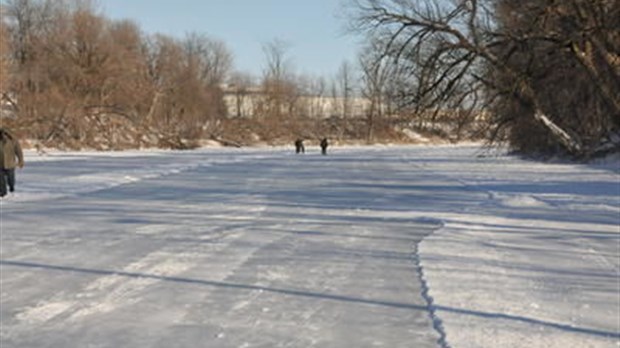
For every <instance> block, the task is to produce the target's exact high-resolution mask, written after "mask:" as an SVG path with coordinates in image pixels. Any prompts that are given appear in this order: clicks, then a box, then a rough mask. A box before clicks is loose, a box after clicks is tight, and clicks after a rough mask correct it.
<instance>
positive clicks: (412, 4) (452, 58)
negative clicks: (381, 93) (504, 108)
mask: <svg viewBox="0 0 620 348" xmlns="http://www.w3.org/2000/svg"><path fill="white" fill-rule="evenodd" d="M617 2H618V1H617V0H611V1H605V0H597V2H596V5H595V6H594V7H597V8H600V7H602V8H603V9H602V10H601V11H602V12H605V10H609V9H612V8H614V9H617V8H618V6H617ZM586 3H587V1H581V0H571V1H570V4H569V5H560V4H559V2H557V1H549V2H546V3H545V5H544V6H538V9H539V10H541V11H548V12H550V13H554V14H555V15H556V16H560V17H562V18H564V16H563V12H562V11H563V10H564V11H565V10H566V9H567V7H565V6H569V7H570V6H577V7H578V8H579V9H582V10H583V11H581V13H582V14H583V13H586V12H585V7H587V5H586ZM558 6H559V7H558ZM351 8H352V9H353V11H354V13H353V18H354V21H353V26H354V28H355V29H356V30H360V31H363V32H366V33H368V34H369V35H370V36H371V37H372V38H373V40H375V42H377V43H379V45H380V47H379V52H381V54H380V56H379V57H378V60H382V61H384V62H386V63H387V64H390V65H392V66H397V67H398V69H399V70H400V71H401V72H402V71H404V72H405V73H408V74H409V75H410V76H411V80H412V84H414V85H415V88H414V91H415V93H408V94H407V95H408V97H410V98H411V103H424V104H427V105H438V104H440V103H441V102H443V101H446V100H449V99H452V98H453V96H454V95H455V93H457V92H456V91H459V90H466V88H465V87H466V85H467V84H471V83H473V82H476V81H478V82H482V83H484V85H485V87H486V88H487V89H488V91H489V93H488V94H489V96H492V95H493V94H498V93H501V94H504V95H510V96H511V98H513V100H515V101H517V102H518V103H519V104H521V105H522V106H523V108H524V109H527V110H530V111H529V112H528V113H526V114H528V115H529V117H530V121H531V122H533V123H535V124H538V125H540V126H541V127H542V128H544V129H546V131H547V132H548V133H549V134H550V135H551V136H552V137H553V139H555V141H556V142H557V143H559V144H561V145H562V146H563V147H564V148H565V149H567V150H568V151H569V152H571V153H573V154H576V155H580V154H583V153H584V152H586V151H587V150H585V149H584V146H583V141H582V139H581V138H580V137H579V135H578V132H575V131H573V130H567V129H565V127H566V126H564V127H563V126H561V125H560V124H558V120H557V119H554V118H553V117H550V115H549V113H548V110H547V109H546V108H545V105H544V104H543V103H542V102H541V100H540V97H539V94H538V93H537V90H536V88H535V87H536V86H534V85H533V84H532V79H531V78H530V77H531V76H530V75H529V74H528V73H527V72H524V71H523V70H521V69H520V68H516V67H515V66H514V65H511V64H509V63H508V60H507V57H506V54H500V52H499V51H498V47H501V46H506V45H507V44H508V45H512V44H514V46H518V47H523V45H528V44H530V45H531V44H533V43H538V42H546V43H548V44H550V45H552V46H553V47H555V48H556V49H559V50H562V49H563V48H564V47H570V46H574V45H570V43H572V42H575V41H574V38H570V37H567V38H565V37H562V36H560V37H558V36H557V35H556V34H557V31H545V32H534V31H532V30H530V29H531V28H527V27H525V28H520V29H517V30H515V31H506V30H503V28H502V26H501V25H499V23H500V21H499V19H498V17H497V13H498V7H497V1H495V0H462V1H452V2H447V1H439V0H424V1H409V0H356V1H352V7H351ZM521 10H523V8H521ZM578 12H579V10H578ZM525 13H527V16H528V17H529V16H531V17H532V18H541V17H540V16H538V15H539V14H540V13H534V12H531V11H525ZM586 17H588V18H590V16H588V15H586ZM542 18H544V16H543V17H542ZM586 22H587V21H586ZM580 27H583V28H585V26H581V25H580ZM581 33H582V34H584V35H586V34H588V33H587V32H586V31H581ZM585 37H586V38H588V37H590V35H586V36H585ZM595 37H596V36H595ZM587 41H588V42H591V43H590V44H585V46H583V47H592V48H594V47H596V46H600V47H601V49H599V53H597V54H598V55H599V56H601V57H602V56H606V57H612V58H613V54H612V55H610V54H609V53H610V51H611V50H610V49H609V47H613V45H614V43H610V42H609V41H613V40H607V41H605V40H602V39H601V40H594V39H587ZM602 42H605V43H606V44H603V43H602ZM567 44H568V46H567ZM580 47H581V46H580ZM573 50H574V51H575V52H576V55H582V56H583V53H584V52H585V51H586V50H584V49H575V48H573ZM508 55H510V53H509V54H508ZM586 56H588V54H586ZM590 56H591V55H590ZM610 59H611V58H610ZM581 60H582V61H583V63H582V64H584V65H588V64H589V63H588V62H587V61H585V60H583V59H581ZM604 60H605V59H603V61H604ZM590 65H592V64H590ZM605 65H613V63H612V62H610V64H603V65H601V66H605ZM485 70H486V71H490V72H491V73H492V74H493V75H494V76H499V75H501V76H502V77H503V79H504V81H510V84H509V85H506V84H505V83H504V84H503V85H498V83H496V81H494V79H488V78H485V73H484V71H485ZM590 70H596V69H590ZM612 70H613V69H612ZM604 71H609V69H606V70H604ZM601 72H602V71H598V72H597V71H593V72H592V73H591V75H592V76H593V78H595V79H597V78H599V82H598V83H599V85H601V86H602V87H603V88H601V91H600V93H601V95H602V96H603V98H604V99H606V100H607V101H608V104H609V105H611V110H612V112H613V113H614V114H616V115H617V113H616V111H615V110H616V108H615V106H614V105H615V104H617V98H618V97H617V96H618V95H620V93H607V92H605V91H604V89H605V88H608V89H609V90H610V91H614V92H617V91H618V90H617V89H616V88H615V87H613V86H615V85H614V84H615V82H613V81H615V80H616V79H615V78H611V79H610V82H608V83H603V82H602V81H600V78H601V77H602V76H603V75H602V73H601ZM612 75H613V74H612ZM597 76H598V77H597ZM457 94H458V93H457ZM491 99H492V98H491ZM468 102H470V99H468V98H463V103H468Z"/></svg>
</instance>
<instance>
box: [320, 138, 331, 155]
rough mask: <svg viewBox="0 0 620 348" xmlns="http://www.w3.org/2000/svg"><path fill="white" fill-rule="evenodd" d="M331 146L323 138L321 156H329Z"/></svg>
mask: <svg viewBox="0 0 620 348" xmlns="http://www.w3.org/2000/svg"><path fill="white" fill-rule="evenodd" d="M328 145H329V144H328V143H327V138H323V140H321V154H323V155H327V146H328Z"/></svg>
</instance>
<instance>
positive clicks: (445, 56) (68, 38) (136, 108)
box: [0, 0, 620, 157]
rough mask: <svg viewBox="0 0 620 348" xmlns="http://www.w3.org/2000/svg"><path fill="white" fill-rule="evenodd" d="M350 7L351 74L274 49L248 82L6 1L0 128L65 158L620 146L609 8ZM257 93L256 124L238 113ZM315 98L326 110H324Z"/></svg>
mask: <svg viewBox="0 0 620 348" xmlns="http://www.w3.org/2000/svg"><path fill="white" fill-rule="evenodd" d="M348 1H349V2H348V4H349V6H348V8H349V10H350V18H351V24H352V29H353V30H354V31H357V32H361V33H363V34H365V35H366V37H367V40H366V45H365V47H363V48H362V49H361V51H360V55H359V61H358V62H357V64H352V63H349V62H345V63H343V64H342V66H341V69H340V71H339V72H338V73H337V75H336V76H334V77H333V78H332V79H329V80H326V79H325V78H322V77H318V78H314V77H303V76H299V75H296V74H295V73H294V72H293V70H292V68H291V66H290V63H289V59H288V57H287V55H286V53H287V45H286V43H283V42H280V41H277V40H275V41H273V42H270V43H266V44H264V47H263V49H264V53H265V62H266V64H265V71H264V74H263V76H262V77H261V80H260V81H259V83H256V79H254V78H253V77H252V76H250V75H248V74H243V73H236V72H234V70H233V57H232V54H231V53H230V52H229V51H228V49H227V48H226V45H225V44H224V43H223V42H220V41H217V40H213V39H211V38H209V37H208V36H206V35H203V34H197V33H192V34H188V35H186V37H185V38H183V39H177V38H171V37H168V36H165V35H159V34H156V35H145V34H144V33H142V32H141V30H140V28H139V27H138V26H137V25H136V24H135V23H133V22H131V21H112V20H109V19H107V18H106V17H104V16H103V15H101V14H100V13H98V12H97V10H96V7H95V6H94V5H93V4H92V3H91V2H90V1H88V0H5V1H4V3H3V4H2V6H1V11H2V20H1V21H0V49H1V55H0V58H1V60H0V69H1V71H2V73H0V93H1V97H2V104H1V105H2V110H1V111H2V114H1V115H0V117H1V119H2V122H3V125H5V123H7V124H8V126H9V127H11V128H12V129H13V130H16V131H17V132H19V133H20V134H21V135H24V136H27V137H28V138H30V139H35V140H36V141H38V142H40V143H41V144H43V145H56V146H65V147H73V148H78V147H83V146H88V147H94V148H126V147H137V146H172V147H185V146H191V144H188V142H186V141H184V139H189V140H190V141H192V140H193V141H195V140H198V139H203V138H207V137H210V138H216V139H219V140H220V141H229V143H232V144H238V143H242V142H251V141H252V140H257V141H261V140H262V141H277V140H280V141H290V139H291V138H294V137H299V136H302V137H322V136H329V137H332V138H338V139H341V140H344V139H347V140H351V139H356V140H361V139H364V140H366V141H369V142H372V141H374V140H375V139H384V138H386V137H393V136H395V134H396V135H398V134H397V133H395V130H397V129H399V128H404V127H414V128H416V129H418V130H421V129H427V130H428V129H430V130H434V131H437V132H439V133H441V132H444V133H445V132H446V131H448V132H449V134H447V136H449V137H451V138H452V139H457V140H458V139H459V138H460V137H461V136H465V135H470V134H471V131H472V126H476V127H477V128H476V129H475V130H482V131H484V132H485V134H486V135H488V136H489V137H490V138H491V139H493V140H497V141H508V143H509V144H510V145H511V146H512V147H513V148H514V149H516V150H520V151H523V152H557V151H563V152H567V153H570V154H572V155H575V156H581V157H583V156H586V157H587V156H592V155H595V154H598V153H603V152H605V151H609V150H617V149H618V146H619V145H618V144H619V143H620V140H619V139H618V138H620V0H562V1H559V0H524V1H518V2H517V1H512V0H415V1H414V0H348ZM225 85H228V86H234V93H235V94H236V98H237V101H238V108H237V110H235V111H233V112H232V113H231V112H230V110H228V108H227V105H225V102H224V93H225V92H228V93H230V92H231V90H230V88H229V89H228V90H227V91H224V90H223V87H222V86H225ZM256 91H259V92H258V93H260V94H261V96H262V98H260V102H255V103H253V104H252V110H251V115H252V117H250V118H247V117H234V116H235V115H236V116H242V108H241V106H242V105H243V103H242V100H243V98H244V97H245V96H247V95H250V94H251V93H256ZM308 96H312V98H308ZM360 97H361V98H363V99H364V101H365V106H364V109H363V111H362V112H361V113H360V112H358V111H355V110H354V109H355V107H354V102H353V101H354V99H355V98H360ZM322 98H331V100H332V103H334V102H335V103H336V104H337V105H336V106H337V107H336V108H334V105H332V108H331V110H332V111H331V114H328V115H325V112H324V110H322V108H323V109H324V103H323V102H322V101H321V100H322ZM7 109H8V110H9V111H8V112H7ZM333 110H338V111H337V112H334V111H333ZM7 115H9V116H14V117H9V116H7ZM230 116H233V117H230ZM317 116H320V117H317ZM328 116H332V117H328ZM446 125H448V126H449V129H447V128H445V127H444V126H446ZM244 140H245V141H244Z"/></svg>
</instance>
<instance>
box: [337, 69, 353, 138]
mask: <svg viewBox="0 0 620 348" xmlns="http://www.w3.org/2000/svg"><path fill="white" fill-rule="evenodd" d="M337 80H338V89H339V90H340V93H339V94H340V96H339V97H340V98H339V99H340V100H341V104H342V115H341V124H340V131H339V132H338V140H342V137H343V135H344V132H345V131H346V129H347V128H348V120H349V119H350V118H351V108H352V105H351V103H352V99H353V96H354V95H355V87H354V76H353V68H352V66H351V63H350V62H348V61H344V62H342V64H341V65H340V69H339V70H338V74H337Z"/></svg>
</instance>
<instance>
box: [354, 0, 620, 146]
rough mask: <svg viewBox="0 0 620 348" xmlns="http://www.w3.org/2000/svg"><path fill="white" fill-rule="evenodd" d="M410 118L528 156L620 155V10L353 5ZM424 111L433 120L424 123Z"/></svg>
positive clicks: (498, 2)
mask: <svg viewBox="0 0 620 348" xmlns="http://www.w3.org/2000/svg"><path fill="white" fill-rule="evenodd" d="M350 5H351V6H350V9H351V10H352V14H351V17H352V19H353V20H352V25H353V29H354V30H356V31H359V32H362V33H365V34H366V35H367V37H368V41H369V42H370V46H371V48H370V49H368V50H367V51H368V52H371V53H370V54H372V55H374V56H373V57H371V58H370V61H371V62H373V64H370V65H367V66H370V67H372V69H373V71H375V72H376V73H375V74H374V75H373V74H366V75H365V76H375V77H376V80H377V82H378V84H377V85H380V80H381V79H387V80H389V81H390V83H389V84H388V86H387V89H388V90H387V91H386V93H382V94H380V95H383V96H389V97H390V99H392V100H393V101H394V103H393V104H394V105H395V106H396V107H397V108H398V109H399V110H402V111H404V112H413V113H415V114H418V115H420V114H425V115H431V117H435V115H437V112H432V111H433V110H435V111H437V110H454V111H455V113H454V115H457V119H458V118H460V117H462V119H463V120H464V121H466V120H468V119H471V117H472V115H478V116H480V115H484V118H485V119H487V120H488V121H489V122H490V126H491V127H490V128H489V130H490V134H489V135H490V137H491V138H492V139H494V140H502V141H503V140H507V141H508V142H509V144H510V145H511V146H512V147H513V148H514V149H517V150H520V151H523V152H557V151H563V152H567V153H570V154H572V155H574V156H578V157H583V156H586V157H587V156H592V155H595V154H598V153H603V152H605V151H608V150H618V148H619V147H620V145H619V144H620V141H619V140H618V138H620V133H619V132H620V0H524V1H512V0H451V1H448V0H352V1H351V2H350ZM421 110H427V111H426V112H422V113H420V111H421Z"/></svg>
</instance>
